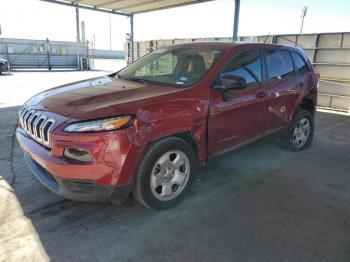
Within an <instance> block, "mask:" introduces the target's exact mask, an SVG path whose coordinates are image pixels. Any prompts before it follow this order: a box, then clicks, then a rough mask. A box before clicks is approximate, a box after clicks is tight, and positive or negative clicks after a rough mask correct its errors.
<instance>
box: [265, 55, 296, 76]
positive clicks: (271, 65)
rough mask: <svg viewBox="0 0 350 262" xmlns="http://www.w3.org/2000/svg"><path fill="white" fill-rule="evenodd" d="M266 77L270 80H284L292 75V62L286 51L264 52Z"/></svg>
mask: <svg viewBox="0 0 350 262" xmlns="http://www.w3.org/2000/svg"><path fill="white" fill-rule="evenodd" d="M265 53H266V63H267V71H268V76H269V78H270V79H272V80H280V79H285V78H287V77H289V76H291V75H293V74H294V67H293V61H292V58H291V56H290V54H289V52H288V51H285V50H266V51H265Z"/></svg>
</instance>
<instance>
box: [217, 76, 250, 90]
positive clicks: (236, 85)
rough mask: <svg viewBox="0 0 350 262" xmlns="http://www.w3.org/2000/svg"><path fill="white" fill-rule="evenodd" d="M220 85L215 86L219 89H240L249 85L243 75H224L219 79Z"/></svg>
mask: <svg viewBox="0 0 350 262" xmlns="http://www.w3.org/2000/svg"><path fill="white" fill-rule="evenodd" d="M218 83H219V84H218V85H216V86H215V88H217V89H221V90H223V91H225V90H240V89H245V88H246V87H247V83H246V81H245V79H244V78H243V77H239V76H230V75H226V76H222V77H220V78H219V80H218Z"/></svg>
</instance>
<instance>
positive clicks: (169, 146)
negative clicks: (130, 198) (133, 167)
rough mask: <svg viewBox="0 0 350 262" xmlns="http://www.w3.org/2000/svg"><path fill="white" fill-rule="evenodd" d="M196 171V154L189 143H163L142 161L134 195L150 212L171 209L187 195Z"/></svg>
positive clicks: (176, 140)
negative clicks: (150, 209)
mask: <svg viewBox="0 0 350 262" xmlns="http://www.w3.org/2000/svg"><path fill="white" fill-rule="evenodd" d="M195 170H196V160H195V154H194V152H193V150H192V147H191V146H190V145H189V144H188V143H186V142H185V141H184V140H182V139H180V138H177V137H168V138H164V139H161V140H159V141H157V142H155V143H154V144H152V145H151V146H150V147H149V149H148V150H147V152H146V153H145V155H144V157H143V159H142V160H141V162H140V165H139V168H138V171H137V174H136V178H135V185H134V189H133V195H134V197H135V198H136V199H137V200H138V201H139V202H140V203H141V204H143V205H144V206H146V207H148V208H152V209H167V208H170V207H172V206H174V205H176V204H177V203H179V202H180V201H181V200H182V199H183V198H184V196H185V194H186V193H187V192H188V190H189V188H190V186H191V184H192V182H193V178H194V175H195Z"/></svg>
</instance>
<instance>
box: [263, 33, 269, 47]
mask: <svg viewBox="0 0 350 262" xmlns="http://www.w3.org/2000/svg"><path fill="white" fill-rule="evenodd" d="M269 36H270V32H269V34H268V35H267V36H266V38H265V41H264V44H266V41H267V38H269Z"/></svg>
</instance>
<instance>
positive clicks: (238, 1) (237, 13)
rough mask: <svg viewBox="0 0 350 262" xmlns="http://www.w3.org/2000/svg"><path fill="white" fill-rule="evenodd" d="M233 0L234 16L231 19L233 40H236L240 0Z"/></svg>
mask: <svg viewBox="0 0 350 262" xmlns="http://www.w3.org/2000/svg"><path fill="white" fill-rule="evenodd" d="M234 1H235V17H234V21H233V37H232V39H233V41H237V36H238V22H239V8H240V4H241V0H234Z"/></svg>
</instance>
